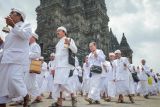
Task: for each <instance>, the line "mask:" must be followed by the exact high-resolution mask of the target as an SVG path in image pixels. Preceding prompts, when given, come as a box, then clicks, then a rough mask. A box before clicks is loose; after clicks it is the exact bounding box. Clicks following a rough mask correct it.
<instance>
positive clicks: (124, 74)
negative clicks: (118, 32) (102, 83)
mask: <svg viewBox="0 0 160 107" xmlns="http://www.w3.org/2000/svg"><path fill="white" fill-rule="evenodd" d="M115 55H116V60H115V63H116V87H117V95H119V99H118V103H123V102H124V98H123V95H128V97H129V99H130V101H131V102H132V103H134V100H133V98H132V96H131V95H130V93H131V90H130V85H129V84H130V77H132V76H131V73H130V71H129V69H128V66H129V61H128V58H126V57H122V56H121V51H120V50H116V51H115Z"/></svg>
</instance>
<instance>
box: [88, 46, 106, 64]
mask: <svg viewBox="0 0 160 107" xmlns="http://www.w3.org/2000/svg"><path fill="white" fill-rule="evenodd" d="M96 53H97V57H95V56H94V54H93V53H92V52H91V53H90V54H89V56H88V62H89V66H90V67H91V66H92V65H97V66H101V64H102V63H103V62H105V55H104V53H103V51H102V50H100V49H96Z"/></svg>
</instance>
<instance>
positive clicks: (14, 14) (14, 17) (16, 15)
mask: <svg viewBox="0 0 160 107" xmlns="http://www.w3.org/2000/svg"><path fill="white" fill-rule="evenodd" d="M9 16H10V17H11V19H12V20H13V22H15V23H17V21H18V20H21V15H20V14H19V13H17V12H15V11H12V12H11V13H10V14H9Z"/></svg>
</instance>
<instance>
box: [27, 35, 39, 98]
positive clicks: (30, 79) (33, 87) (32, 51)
mask: <svg viewBox="0 0 160 107" xmlns="http://www.w3.org/2000/svg"><path fill="white" fill-rule="evenodd" d="M37 39H38V35H37V34H35V33H32V36H31V37H30V40H29V47H30V48H29V60H30V63H31V61H32V60H39V58H40V56H41V48H40V46H39V44H37V43H36V40H37ZM36 76H37V74H36V73H30V72H29V70H28V71H27V73H26V74H25V83H26V86H27V90H28V93H29V94H30V95H31V96H32V97H33V101H34V100H35V98H37V101H40V100H41V97H40V89H39V87H38V82H37V79H36Z"/></svg>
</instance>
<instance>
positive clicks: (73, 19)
mask: <svg viewBox="0 0 160 107" xmlns="http://www.w3.org/2000/svg"><path fill="white" fill-rule="evenodd" d="M36 12H37V25H38V26H37V30H36V32H37V34H38V35H39V41H38V42H39V43H40V46H41V48H42V55H43V56H45V57H48V55H49V54H50V53H51V52H54V51H55V45H56V43H57V42H58V39H57V36H56V29H57V28H58V27H59V26H64V27H66V28H67V30H68V36H69V37H71V38H73V39H74V40H75V43H76V45H77V46H78V53H77V56H78V57H79V60H80V62H82V60H83V58H84V56H86V55H87V54H88V53H89V49H88V44H89V42H91V41H95V42H96V43H97V46H98V48H100V49H102V50H103V51H104V53H105V54H106V55H107V54H108V53H109V52H113V51H115V50H116V49H120V50H121V51H122V55H123V56H126V57H128V58H130V59H131V61H132V53H133V51H132V49H131V48H130V46H129V44H128V43H127V39H126V37H125V35H124V34H123V37H122V40H121V42H120V44H119V43H118V41H117V38H116V36H115V35H114V34H113V32H112V29H109V27H108V22H109V17H108V16H107V8H106V4H105V0H40V5H39V6H38V7H37V8H36Z"/></svg>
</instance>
